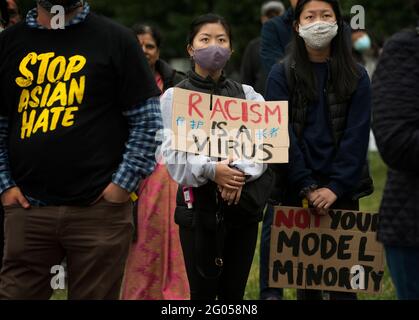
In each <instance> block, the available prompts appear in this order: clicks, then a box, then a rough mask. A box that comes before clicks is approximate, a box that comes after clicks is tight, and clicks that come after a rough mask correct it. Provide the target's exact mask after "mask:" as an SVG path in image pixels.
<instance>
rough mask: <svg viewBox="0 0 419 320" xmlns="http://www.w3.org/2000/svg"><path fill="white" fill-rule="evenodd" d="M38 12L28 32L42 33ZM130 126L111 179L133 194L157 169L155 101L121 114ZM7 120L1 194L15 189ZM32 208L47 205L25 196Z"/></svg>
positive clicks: (2, 125)
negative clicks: (34, 30) (120, 160)
mask: <svg viewBox="0 0 419 320" xmlns="http://www.w3.org/2000/svg"><path fill="white" fill-rule="evenodd" d="M89 12H90V7H89V5H88V3H87V2H85V3H84V6H83V10H82V11H81V12H80V13H79V14H77V15H76V16H75V17H74V18H73V19H72V20H71V21H69V22H68V23H67V26H69V25H74V24H78V23H81V22H83V21H84V20H85V19H86V17H87V15H88V14H89ZM37 16H38V11H37V9H36V8H34V9H32V10H30V11H29V12H28V14H27V16H26V23H27V25H28V26H29V27H31V28H38V29H45V27H43V26H41V25H39V24H38V22H37ZM122 114H123V115H124V117H125V118H126V119H127V122H128V126H129V136H128V141H127V143H126V149H125V153H124V154H123V161H122V163H121V164H120V165H119V168H118V170H117V171H116V172H115V173H114V174H113V176H112V182H113V183H115V184H117V185H118V186H120V187H121V188H123V189H125V190H127V191H128V192H133V191H136V189H137V188H138V184H139V182H140V180H141V179H143V178H145V177H146V176H148V175H149V174H150V173H152V172H153V170H154V167H155V165H156V157H155V152H156V149H157V147H158V144H159V143H158V142H157V141H156V139H155V137H156V133H157V132H158V131H159V130H160V129H163V123H162V118H161V112H160V100H159V98H158V97H153V98H150V99H148V100H146V101H144V102H143V103H140V104H138V105H136V106H133V107H132V108H130V109H129V110H125V111H124V112H123V113H122ZM8 127H9V120H8V118H7V117H4V116H0V194H2V193H3V192H4V191H6V190H7V189H10V188H12V187H15V186H16V183H15V182H14V181H13V178H12V175H11V172H10V167H9V157H8V150H7V140H8V132H9V129H8ZM26 198H27V199H28V201H29V202H30V203H31V205H33V206H46V205H48V204H47V203H44V202H42V201H39V200H37V199H33V198H31V197H29V196H27V195H26Z"/></svg>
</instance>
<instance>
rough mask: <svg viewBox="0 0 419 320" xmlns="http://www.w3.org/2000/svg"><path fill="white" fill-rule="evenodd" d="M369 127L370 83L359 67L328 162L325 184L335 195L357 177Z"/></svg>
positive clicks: (362, 164) (354, 183)
mask: <svg viewBox="0 0 419 320" xmlns="http://www.w3.org/2000/svg"><path fill="white" fill-rule="evenodd" d="M370 128H371V84H370V80H369V77H368V74H367V72H366V70H365V69H364V68H362V73H361V78H360V80H359V83H358V87H357V89H356V91H355V93H354V95H353V96H352V99H351V104H350V106H349V112H348V116H347V125H346V129H345V132H344V134H343V137H342V139H341V141H340V144H339V148H338V150H337V153H336V156H335V159H334V161H333V164H332V170H331V172H332V174H331V175H330V178H331V182H330V183H329V184H328V185H327V188H328V189H330V190H331V191H333V193H334V194H335V195H336V196H337V197H338V198H340V197H342V196H343V195H344V194H345V193H347V192H350V191H352V189H353V188H354V186H356V184H357V183H358V181H359V179H360V178H361V173H362V167H363V166H364V164H365V161H366V159H367V152H368V143H369V135H370Z"/></svg>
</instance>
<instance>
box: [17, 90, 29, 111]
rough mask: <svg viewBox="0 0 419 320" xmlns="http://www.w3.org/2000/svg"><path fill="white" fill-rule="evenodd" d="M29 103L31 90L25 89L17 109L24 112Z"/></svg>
mask: <svg viewBox="0 0 419 320" xmlns="http://www.w3.org/2000/svg"><path fill="white" fill-rule="evenodd" d="M28 103H29V90H28V89H23V90H22V93H21V94H20V99H19V105H18V107H17V111H18V112H19V113H22V111H23V110H24V109H25V110H26V109H27V108H28Z"/></svg>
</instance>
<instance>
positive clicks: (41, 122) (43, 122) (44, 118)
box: [32, 109, 49, 133]
mask: <svg viewBox="0 0 419 320" xmlns="http://www.w3.org/2000/svg"><path fill="white" fill-rule="evenodd" d="M48 120H49V110H48V109H44V110H42V112H41V114H40V115H39V117H38V120H36V123H35V126H34V127H33V130H32V132H33V133H36V132H37V131H38V130H39V129H40V128H42V132H44V133H45V132H47V131H48Z"/></svg>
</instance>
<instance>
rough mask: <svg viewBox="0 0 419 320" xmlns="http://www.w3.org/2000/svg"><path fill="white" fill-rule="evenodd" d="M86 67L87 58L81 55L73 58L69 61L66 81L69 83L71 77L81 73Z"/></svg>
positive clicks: (65, 76)
mask: <svg viewBox="0 0 419 320" xmlns="http://www.w3.org/2000/svg"><path fill="white" fill-rule="evenodd" d="M85 65H86V58H85V57H83V56H80V55H76V56H72V57H71V58H69V59H68V65H67V70H66V72H65V75H64V81H68V80H70V78H71V75H72V74H74V73H77V72H79V71H80V70H81V69H83V67H84V66H85Z"/></svg>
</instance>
